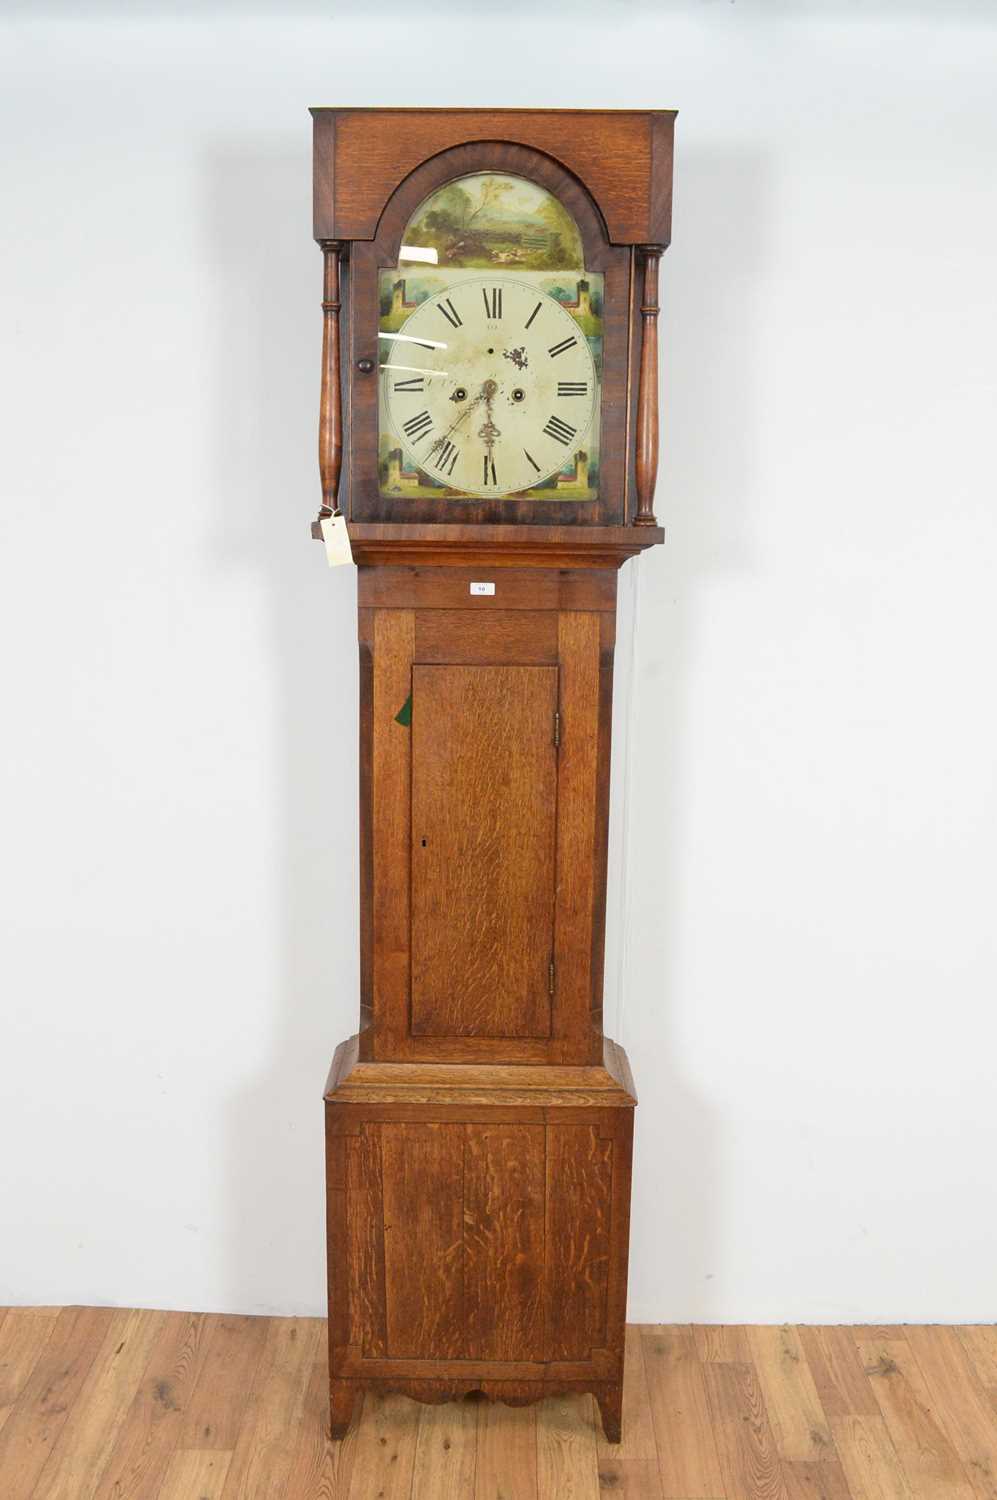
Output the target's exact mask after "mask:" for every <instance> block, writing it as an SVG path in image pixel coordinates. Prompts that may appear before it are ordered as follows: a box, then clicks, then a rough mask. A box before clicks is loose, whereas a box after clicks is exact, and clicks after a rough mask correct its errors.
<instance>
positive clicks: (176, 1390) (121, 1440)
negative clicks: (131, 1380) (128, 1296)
mask: <svg viewBox="0 0 997 1500" xmlns="http://www.w3.org/2000/svg"><path fill="white" fill-rule="evenodd" d="M206 1346H207V1339H206V1337H205V1321H204V1316H203V1314H200V1313H168V1314H167V1315H166V1318H165V1321H164V1323H163V1326H162V1328H161V1330H160V1332H159V1334H158V1336H157V1338H156V1342H155V1344H154V1346H153V1349H152V1357H151V1359H150V1360H149V1363H148V1365H147V1366H146V1369H145V1372H144V1374H143V1376H142V1380H141V1383H140V1385H139V1388H138V1390H137V1391H136V1393H135V1397H134V1399H133V1401H132V1403H131V1405H130V1407H129V1408H128V1412H127V1414H126V1416H125V1418H124V1420H123V1421H122V1423H121V1427H120V1430H119V1432H118V1437H117V1440H116V1442H115V1444H114V1447H113V1448H112V1450H111V1453H110V1455H109V1457H108V1460H107V1464H106V1466H105V1468H104V1472H103V1474H102V1475H101V1478H100V1483H99V1484H98V1485H97V1487H96V1489H95V1490H94V1500H120V1497H121V1496H122V1495H127V1496H128V1497H129V1500H156V1496H157V1495H158V1494H159V1491H160V1488H161V1486H162V1484H163V1480H164V1477H165V1474H166V1470H167V1468H168V1466H169V1462H170V1459H171V1458H172V1456H173V1451H174V1449H175V1448H176V1446H177V1442H178V1440H179V1436H180V1432H181V1429H182V1427H183V1413H184V1407H185V1406H186V1404H187V1401H188V1398H189V1396H190V1393H191V1390H192V1389H193V1386H194V1383H195V1380H196V1378H197V1375H198V1373H199V1371H200V1367H201V1364H202V1362H203V1359H204V1355H205V1352H206Z"/></svg>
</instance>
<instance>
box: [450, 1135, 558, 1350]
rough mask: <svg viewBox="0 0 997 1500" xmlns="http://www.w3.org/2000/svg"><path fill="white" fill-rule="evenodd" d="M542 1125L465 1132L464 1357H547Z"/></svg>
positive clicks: (543, 1141)
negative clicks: (544, 1296)
mask: <svg viewBox="0 0 997 1500" xmlns="http://www.w3.org/2000/svg"><path fill="white" fill-rule="evenodd" d="M545 1157H546V1138H545V1131H544V1128H543V1126H542V1125H467V1126H465V1130H464V1298H465V1301H464V1316H465V1329H464V1352H465V1354H466V1356H467V1358H469V1359H483V1360H520V1359H525V1360H542V1359H543V1357H544V1324H543V1312H544V1309H543V1273H544V1250H545V1245H544V1193H545V1183H544V1171H545Z"/></svg>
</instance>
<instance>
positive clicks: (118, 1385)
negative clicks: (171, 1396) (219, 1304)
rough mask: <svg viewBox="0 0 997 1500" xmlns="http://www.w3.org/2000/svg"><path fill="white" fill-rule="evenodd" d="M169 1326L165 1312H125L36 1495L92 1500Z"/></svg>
mask: <svg viewBox="0 0 997 1500" xmlns="http://www.w3.org/2000/svg"><path fill="white" fill-rule="evenodd" d="M165 1322H166V1314H165V1313H162V1312H145V1311H135V1312H125V1313H123V1314H122V1315H121V1316H120V1317H119V1318H116V1319H115V1322H114V1324H113V1325H112V1330H109V1332H110V1333H111V1336H110V1338H106V1339H105V1341H104V1343H103V1345H102V1346H101V1350H100V1355H99V1357H98V1358H97V1359H95V1360H94V1363H93V1365H92V1366H91V1368H90V1371H89V1374H88V1375H87V1378H86V1380H85V1381H84V1383H83V1387H82V1389H81V1391H80V1396H79V1400H78V1403H77V1404H76V1405H75V1406H74V1407H73V1410H72V1411H71V1412H70V1414H69V1418H68V1420H67V1421H66V1422H65V1424H64V1425H63V1427H62V1430H61V1432H60V1433H59V1435H58V1437H57V1438H56V1440H55V1442H54V1443H53V1444H52V1448H51V1451H50V1453H49V1457H48V1461H47V1462H46V1464H45V1466H44V1468H43V1469H42V1471H41V1474H40V1475H39V1477H38V1480H37V1483H36V1485H35V1489H34V1492H33V1493H34V1494H35V1496H37V1497H38V1500H41V1497H42V1496H44V1500H92V1497H93V1495H94V1493H95V1491H96V1489H97V1486H98V1484H99V1483H100V1479H101V1475H102V1474H103V1472H104V1466H105V1464H106V1463H107V1461H108V1458H109V1457H110V1454H111V1451H112V1449H113V1447H114V1443H115V1440H116V1438H117V1435H118V1430H119V1428H120V1426H121V1423H122V1422H123V1421H124V1419H125V1416H126V1415H127V1412H128V1409H129V1407H130V1405H131V1403H132V1401H133V1400H134V1398H135V1388H136V1386H137V1385H138V1384H139V1383H140V1381H141V1379H142V1376H143V1374H144V1373H145V1369H146V1366H147V1365H148V1363H149V1360H150V1359H151V1357H152V1353H153V1350H154V1348H155V1345H156V1341H157V1339H158V1337H159V1334H160V1332H161V1331H162V1329H163V1327H164V1325H165Z"/></svg>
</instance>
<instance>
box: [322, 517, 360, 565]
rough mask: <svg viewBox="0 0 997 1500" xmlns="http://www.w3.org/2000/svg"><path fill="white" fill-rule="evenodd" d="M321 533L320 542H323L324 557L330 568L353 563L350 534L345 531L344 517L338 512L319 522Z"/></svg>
mask: <svg viewBox="0 0 997 1500" xmlns="http://www.w3.org/2000/svg"><path fill="white" fill-rule="evenodd" d="M319 527H320V528H321V531H322V540H323V542H325V555H326V559H327V561H328V563H329V566H330V568H338V567H339V566H340V565H341V564H342V563H351V562H352V561H353V552H352V549H351V547H350V534H349V532H348V531H347V529H346V517H345V516H343V515H340V514H339V513H338V512H337V514H336V515H334V516H325V517H323V519H322V520H321V521H320V522H319Z"/></svg>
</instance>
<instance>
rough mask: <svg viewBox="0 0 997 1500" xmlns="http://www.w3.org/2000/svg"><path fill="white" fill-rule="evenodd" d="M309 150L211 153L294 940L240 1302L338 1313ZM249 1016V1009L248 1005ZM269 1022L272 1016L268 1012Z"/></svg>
mask: <svg viewBox="0 0 997 1500" xmlns="http://www.w3.org/2000/svg"><path fill="white" fill-rule="evenodd" d="M307 123H308V122H307V116H304V115H303V116H302V119H301V121H300V126H301V128H300V131H299V135H300V140H301V148H300V150H295V151H294V152H293V153H289V152H283V153H282V152H279V151H275V150H273V149H272V148H270V147H268V145H267V144H266V142H261V143H260V145H259V147H258V148H257V149H255V150H254V149H251V147H250V146H249V145H247V143H246V141H245V139H244V138H241V137H240V141H239V145H238V147H237V148H233V149H232V150H231V151H229V150H226V149H225V147H224V145H222V146H221V147H219V148H218V149H215V150H212V151H210V152H209V153H208V155H207V159H206V162H205V184H204V190H205V220H206V229H207V234H208V237H209V239H210V247H211V255H212V259H213V262H214V267H215V277H216V284H215V286H214V287H213V288H212V289H211V290H212V298H211V302H212V306H213V307H215V308H217V309H219V323H218V327H217V329H216V345H215V351H214V364H215V377H214V390H215V420H214V423H213V430H214V434H215V439H214V441H215V465H214V467H215V494H216V496H217V500H218V517H217V522H218V524H217V530H216V537H217V541H216V547H217V549H218V552H219V553H220V555H221V558H222V560H223V563H224V564H225V565H227V566H228V567H229V568H231V569H236V570H238V571H239V572H240V573H243V574H246V575H248V576H249V577H250V578H251V579H252V580H254V581H259V582H261V583H262V586H263V589H264V593H265V600H266V605H267V606H268V607H269V611H270V628H271V639H272V642H273V656H272V659H271V660H270V661H268V662H266V663H261V670H264V669H265V670H266V671H267V672H268V673H270V674H271V675H272V676H273V678H274V681H275V692H276V696H275V702H276V704H277V706H278V707H277V713H276V716H275V722H274V724H273V730H272V745H271V747H269V748H270V763H271V765H272V767H273V775H272V785H274V787H275V788H276V790H275V796H276V798H277V799H278V800H277V804H276V816H275V824H274V834H275V836H274V845H273V848H274V868H273V892H272V899H273V901H275V902H276V903H277V904H278V906H279V908H280V911H281V914H282V915H281V921H280V930H281V948H280V954H279V959H278V965H277V967H276V971H275V974H274V978H273V983H272V985H271V987H270V991H269V993H270V995H271V997H272V999H271V1005H272V1012H271V1015H270V1017H269V1026H263V1027H262V1028H261V1029H260V1048H261V1058H260V1064H259V1071H258V1073H257V1074H256V1076H254V1077H252V1078H249V1079H245V1080H242V1081H241V1082H240V1083H237V1084H235V1085H234V1089H233V1094H232V1098H231V1101H230V1108H229V1121H228V1128H229V1153H230V1154H229V1160H228V1161H227V1162H226V1163H225V1164H224V1167H223V1170H224V1181H225V1192H226V1196H227V1201H226V1202H225V1204H224V1214H225V1221H226V1222H225V1241H226V1244H227V1247H228V1251H227V1254H228V1263H227V1265H225V1266H224V1267H223V1268H222V1270H221V1275H220V1283H221V1295H222V1296H223V1299H224V1303H225V1306H226V1307H228V1308H231V1309H234V1310H238V1311H244V1312H283V1313H292V1312H298V1313H310V1314H316V1313H324V1311H325V1270H324V1255H325V1213H324V1207H325V1206H324V1165H323V1160H324V1159H323V1137H322V1103H321V1097H322V1087H323V1083H324V1079H325V1075H326V1071H327V1069H328V1066H329V1062H330V1060H331V1057H332V1053H333V1049H334V1046H335V1045H336V1043H338V1042H339V1041H340V1040H341V1039H342V1038H343V1037H345V1036H347V1035H349V1034H350V1033H351V1032H352V1031H353V1030H355V1029H356V1011H357V994H358V959H357V942H356V928H357V913H356V903H357V897H356V847H357V832H356V820H357V808H356V803H357V795H356V786H357V747H356V741H357V732H356V699H357V684H356V656H357V651H356V590H355V578H354V574H353V570H352V569H348V568H342V569H337V570H336V571H335V572H330V571H329V569H328V567H327V565H326V562H325V556H324V553H323V552H322V550H321V548H320V546H319V544H318V543H316V542H313V541H312V540H311V538H310V536H309V530H308V528H309V524H310V522H311V520H312V519H313V517H314V515H315V513H316V511H317V508H318V502H319V495H320V491H319V479H318V467H317V457H316V448H317V423H318V390H319V356H320V346H321V312H320V307H319V304H320V301H321V295H322V263H321V256H320V254H319V252H318V250H317V248H316V246H315V245H314V243H313V241H312V239H311V159H310V147H309V141H310V133H309V131H308V129H307ZM231 1009H232V1012H233V1014H235V1015H238V1003H237V1000H236V1001H234V1002H232V1004H231ZM254 1024H256V1025H258V1024H259V1023H258V1021H257V1022H255V1023H254Z"/></svg>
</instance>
